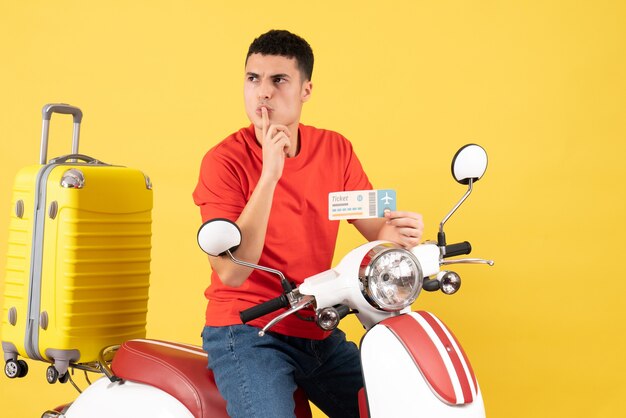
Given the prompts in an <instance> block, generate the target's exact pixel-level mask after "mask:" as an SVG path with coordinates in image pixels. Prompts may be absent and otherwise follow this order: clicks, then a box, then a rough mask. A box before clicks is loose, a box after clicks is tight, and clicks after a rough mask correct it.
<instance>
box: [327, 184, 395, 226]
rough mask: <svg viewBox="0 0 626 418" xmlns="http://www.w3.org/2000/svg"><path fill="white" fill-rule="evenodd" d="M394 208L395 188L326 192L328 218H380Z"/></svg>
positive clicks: (332, 219)
mask: <svg viewBox="0 0 626 418" xmlns="http://www.w3.org/2000/svg"><path fill="white" fill-rule="evenodd" d="M385 210H396V191H395V190H390V189H386V190H354V191H349V192H333V193H329V194H328V219H330V220H331V221H337V220H341V219H365V218H382V217H383V216H385V215H384V214H385Z"/></svg>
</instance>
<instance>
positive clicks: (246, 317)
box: [239, 294, 289, 324]
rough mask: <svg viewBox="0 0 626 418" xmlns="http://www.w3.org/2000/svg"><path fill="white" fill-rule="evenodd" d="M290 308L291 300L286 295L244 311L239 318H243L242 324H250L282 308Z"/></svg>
mask: <svg viewBox="0 0 626 418" xmlns="http://www.w3.org/2000/svg"><path fill="white" fill-rule="evenodd" d="M288 306H289V300H288V299H287V296H286V295H284V294H283V295H280V296H279V297H277V298H274V299H270V300H268V301H267V302H263V303H261V304H259V305H256V306H253V307H252V308H248V309H244V310H243V311H241V312H239V318H241V322H243V323H244V324H245V323H246V322H250V321H252V320H253V319H257V318H260V317H262V316H263V315H267V314H268V313H272V312H274V311H277V310H279V309H281V308H286V307H288Z"/></svg>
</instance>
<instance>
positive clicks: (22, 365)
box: [4, 359, 28, 379]
mask: <svg viewBox="0 0 626 418" xmlns="http://www.w3.org/2000/svg"><path fill="white" fill-rule="evenodd" d="M27 373H28V364H26V362H25V361H24V360H13V359H11V360H7V362H6V364H5V365H4V374H6V375H7V377H8V378H9V379H15V378H16V377H24V376H26V374H27Z"/></svg>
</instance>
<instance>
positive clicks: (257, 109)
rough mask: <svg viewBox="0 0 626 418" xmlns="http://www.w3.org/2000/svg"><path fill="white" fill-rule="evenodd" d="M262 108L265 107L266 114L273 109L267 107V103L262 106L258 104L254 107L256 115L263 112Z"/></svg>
mask: <svg viewBox="0 0 626 418" xmlns="http://www.w3.org/2000/svg"><path fill="white" fill-rule="evenodd" d="M263 108H265V109H266V110H267V113H268V114H269V113H271V112H273V111H274V109H272V108H271V107H269V106H267V105H262V106H258V107H257V108H256V113H257V114H258V115H262V114H263V110H262V109H263Z"/></svg>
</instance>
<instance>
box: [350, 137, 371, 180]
mask: <svg viewBox="0 0 626 418" xmlns="http://www.w3.org/2000/svg"><path fill="white" fill-rule="evenodd" d="M345 141H346V144H347V147H348V152H347V155H346V157H347V161H346V171H345V175H344V179H345V181H344V190H370V189H372V183H370V181H369V179H368V178H367V174H365V171H364V170H363V167H362V166H361V162H360V161H359V158H358V157H357V156H356V154H355V152H354V149H353V148H352V144H351V143H350V142H349V141H348V140H347V139H346V140H345Z"/></svg>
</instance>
